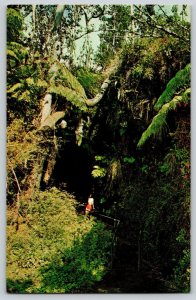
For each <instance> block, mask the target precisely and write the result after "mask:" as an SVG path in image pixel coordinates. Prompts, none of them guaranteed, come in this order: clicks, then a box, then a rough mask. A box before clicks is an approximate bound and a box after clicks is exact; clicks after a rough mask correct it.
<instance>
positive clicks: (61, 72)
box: [49, 61, 87, 99]
mask: <svg viewBox="0 0 196 300" xmlns="http://www.w3.org/2000/svg"><path fill="white" fill-rule="evenodd" d="M49 72H50V73H51V75H52V77H51V81H53V80H54V81H57V80H58V81H61V84H62V85H63V86H66V87H68V88H70V89H72V90H74V91H76V93H78V94H80V96H81V97H82V98H84V99H87V97H86V93H85V90H84V88H83V87H82V85H81V84H80V83H79V81H78V80H77V78H76V77H75V76H74V75H73V74H72V73H71V72H70V71H69V70H68V69H67V68H66V66H64V65H63V64H61V63H60V62H58V61H55V62H54V63H53V65H52V67H51V68H50V71H49Z"/></svg>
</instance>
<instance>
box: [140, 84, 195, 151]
mask: <svg viewBox="0 0 196 300" xmlns="http://www.w3.org/2000/svg"><path fill="white" fill-rule="evenodd" d="M189 97H190V89H187V90H186V91H185V92H184V93H183V94H182V96H175V97H174V98H173V99H172V100H171V101H170V102H169V103H166V104H164V105H163V106H162V108H161V109H160V111H159V112H158V114H157V115H156V116H155V117H154V118H153V120H152V122H151V124H150V125H149V127H148V128H147V129H146V131H144V132H143V134H142V137H141V139H140V140H139V142H138V144H137V146H138V147H141V146H143V145H144V143H145V142H146V140H147V139H149V138H150V137H151V136H162V134H161V133H162V131H163V129H164V127H165V126H167V122H166V119H167V115H168V113H169V111H171V110H174V109H176V107H177V105H179V104H181V103H185V105H187V102H188V101H189V99H190V98H189Z"/></svg>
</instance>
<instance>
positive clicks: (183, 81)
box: [154, 64, 191, 110]
mask: <svg viewBox="0 0 196 300" xmlns="http://www.w3.org/2000/svg"><path fill="white" fill-rule="evenodd" d="M190 70H191V65H190V64H188V65H187V66H186V67H185V68H184V69H182V70H180V71H178V72H177V74H176V75H175V77H173V78H172V79H171V80H170V81H169V82H168V84H167V86H166V89H165V91H164V92H163V93H162V95H161V96H160V97H159V99H158V101H157V103H156V104H155V106H154V108H155V109H156V110H158V109H160V108H161V107H162V106H163V104H165V103H167V102H169V101H171V99H172V98H173V97H174V94H175V93H176V92H178V91H179V89H181V88H184V87H185V86H187V85H188V86H189V85H190Z"/></svg>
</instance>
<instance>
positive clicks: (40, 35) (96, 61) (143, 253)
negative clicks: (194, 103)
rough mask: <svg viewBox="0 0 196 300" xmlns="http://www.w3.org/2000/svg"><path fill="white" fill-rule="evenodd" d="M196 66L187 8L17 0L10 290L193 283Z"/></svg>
mask: <svg viewBox="0 0 196 300" xmlns="http://www.w3.org/2000/svg"><path fill="white" fill-rule="evenodd" d="M190 70H191V67H190V7H188V6H187V5H179V6H177V5H170V6H169V5H168V6H165V5H144V6H142V5H132V6H129V5H12V6H8V8H7V250H6V253H7V291H8V292H9V293H111V292H113V293H133V292H140V293H145V292H163V293H165V292H171V293H172V292H175V293H176V292H177V293H178V292H181V293H182V292H183V293H187V292H189V291H190V275H191V267H190V89H191V87H190V73H191V71H190ZM90 194H91V195H92V197H93V198H94V210H93V211H92V212H91V214H90V215H88V216H86V215H85V214H84V211H85V205H86V204H87V200H88V197H89V195H90Z"/></svg>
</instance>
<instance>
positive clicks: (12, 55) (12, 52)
mask: <svg viewBox="0 0 196 300" xmlns="http://www.w3.org/2000/svg"><path fill="white" fill-rule="evenodd" d="M8 55H9V56H11V57H14V58H15V59H16V60H18V61H19V60H20V59H19V58H18V56H17V55H16V53H15V52H14V51H13V50H10V49H7V56H8Z"/></svg>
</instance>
